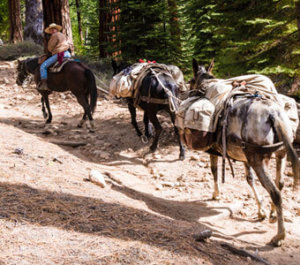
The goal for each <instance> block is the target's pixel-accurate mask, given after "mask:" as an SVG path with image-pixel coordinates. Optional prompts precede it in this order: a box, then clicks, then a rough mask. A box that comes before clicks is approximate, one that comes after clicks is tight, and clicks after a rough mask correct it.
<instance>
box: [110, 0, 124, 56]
mask: <svg viewBox="0 0 300 265" xmlns="http://www.w3.org/2000/svg"><path fill="white" fill-rule="evenodd" d="M118 1H119V0H109V10H110V11H109V13H110V15H111V19H110V21H109V22H111V23H112V24H113V25H112V26H110V27H109V31H110V37H109V38H108V39H109V43H110V45H111V46H112V48H113V49H114V52H113V53H112V54H111V55H112V56H114V57H115V56H118V55H120V54H121V53H122V51H121V50H120V47H121V40H120V39H119V38H118V36H117V35H118V32H119V30H120V29H119V28H117V26H115V25H116V22H117V21H118V20H119V19H120V12H121V11H120V8H119V3H118Z"/></svg>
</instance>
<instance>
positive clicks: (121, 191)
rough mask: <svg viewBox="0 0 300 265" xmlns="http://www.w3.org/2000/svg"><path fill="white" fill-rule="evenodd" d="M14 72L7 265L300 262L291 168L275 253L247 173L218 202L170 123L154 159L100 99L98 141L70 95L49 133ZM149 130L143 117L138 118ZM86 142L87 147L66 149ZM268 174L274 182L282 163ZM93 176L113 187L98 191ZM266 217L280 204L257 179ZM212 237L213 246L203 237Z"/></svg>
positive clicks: (2, 111) (8, 117) (230, 181)
mask: <svg viewBox="0 0 300 265" xmlns="http://www.w3.org/2000/svg"><path fill="white" fill-rule="evenodd" d="M15 71H16V70H15V65H14V62H0V150H1V154H0V190H1V192H0V202H1V203H0V235H1V236H0V264H18V265H19V264H218V265H222V264H235V265H239V264H263V263H262V262H258V261H255V260H254V259H253V258H249V257H248V258H247V257H243V256H241V255H237V254H233V253H232V252H230V251H229V250H228V249H226V248H224V244H229V245H230V246H233V247H234V248H236V249H244V250H246V251H247V252H249V253H252V254H254V255H256V256H259V257H261V258H263V259H265V260H267V261H268V263H269V264H278V265H279V264H280V265H282V264H289V265H296V264H299V260H300V198H299V196H298V195H299V194H296V192H295V191H293V189H292V181H293V178H292V177H291V167H290V164H289V163H288V165H287V168H286V170H285V174H286V177H285V179H284V183H285V185H284V188H283V190H282V197H283V207H284V216H285V225H286V231H287V237H286V240H285V242H284V245H283V246H282V247H278V248H274V247H272V246H270V245H268V244H267V243H268V242H269V241H270V239H271V238H272V237H273V236H274V235H275V234H276V232H277V224H276V223H275V224H271V223H269V220H268V218H267V219H266V220H264V221H258V220H257V218H256V217H257V206H256V204H255V200H254V197H253V194H252V192H251V190H250V188H249V186H248V184H247V182H246V180H245V178H244V168H243V165H242V164H241V163H239V162H235V163H234V164H233V166H234V171H235V178H232V176H231V172H230V168H229V167H228V166H227V167H226V183H224V184H221V199H220V200H219V201H213V200H211V197H212V192H213V180H212V175H211V173H210V167H209V156H208V155H207V154H206V153H203V152H195V151H191V150H187V151H186V159H185V160H184V161H180V160H178V156H179V148H178V145H177V143H176V140H175V137H174V132H173V128H172V126H171V122H170V120H169V118H168V117H167V116H166V115H164V114H162V115H160V117H159V118H160V120H161V121H162V126H163V128H164V131H163V133H162V136H161V139H160V142H159V148H158V150H157V151H156V152H155V153H153V154H151V153H150V154H148V150H149V145H144V144H142V143H141V141H140V140H139V138H138V137H137V136H136V134H135V131H134V129H133V128H132V125H131V124H130V115H129V112H128V110H127V106H126V104H125V103H124V102H122V101H119V100H108V99H106V98H105V97H104V96H102V95H100V97H99V99H98V105H97V109H96V112H95V114H94V118H95V125H96V132H95V133H89V132H88V131H87V129H86V128H83V129H79V128H77V127H76V124H77V123H78V122H79V120H80V119H81V116H82V109H81V107H80V106H79V104H78V103H77V102H76V99H75V98H74V97H73V96H72V95H71V94H70V93H60V94H59V93H54V94H52V95H51V96H50V102H51V106H52V112H53V124H52V126H51V129H50V130H48V131H47V133H45V129H44V120H43V118H42V112H41V103H40V96H39V95H38V93H37V92H36V90H35V89H34V86H28V87H26V88H22V87H19V86H17V85H16V83H15V80H16V73H15ZM138 120H139V121H140V122H139V124H140V126H141V125H142V124H141V121H142V113H141V112H138ZM66 141H72V142H85V143H86V145H84V146H79V147H76V148H74V147H69V146H63V145H61V144H59V143H62V142H66ZM271 162H272V163H271V167H270V170H271V172H272V173H273V174H274V173H275V161H274V159H272V161H271ZM92 169H94V170H97V171H99V172H100V173H102V174H104V175H105V180H106V184H107V185H106V187H105V188H101V187H99V186H97V185H95V184H94V183H92V182H90V181H88V178H89V173H90V171H91V170H92ZM256 184H257V186H258V190H259V192H260V194H261V195H262V196H263V198H264V205H265V209H266V212H267V213H268V211H269V210H270V198H269V196H268V194H267V192H266V191H265V190H264V189H263V188H262V187H261V185H260V183H259V182H258V181H256ZM206 229H210V230H211V231H212V236H211V238H210V239H209V240H208V241H207V242H197V241H195V238H194V237H195V235H197V234H199V233H200V232H202V231H204V230H206Z"/></svg>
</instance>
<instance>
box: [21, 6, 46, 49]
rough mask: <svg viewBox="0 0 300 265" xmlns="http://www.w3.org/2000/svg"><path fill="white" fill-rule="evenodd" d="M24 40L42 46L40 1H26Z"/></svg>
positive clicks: (41, 8)
mask: <svg viewBox="0 0 300 265" xmlns="http://www.w3.org/2000/svg"><path fill="white" fill-rule="evenodd" d="M24 39H25V40H33V41H34V42H35V43H37V44H43V7H42V0H26V11H25V28H24Z"/></svg>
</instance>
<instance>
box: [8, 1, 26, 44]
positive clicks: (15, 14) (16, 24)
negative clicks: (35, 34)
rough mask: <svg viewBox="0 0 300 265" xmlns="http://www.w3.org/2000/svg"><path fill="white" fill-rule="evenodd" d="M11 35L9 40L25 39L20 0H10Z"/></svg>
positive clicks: (13, 41)
mask: <svg viewBox="0 0 300 265" xmlns="http://www.w3.org/2000/svg"><path fill="white" fill-rule="evenodd" d="M8 9H9V23H10V36H9V42H11V43H18V42H22V41H23V34H22V31H23V29H22V21H21V9H20V0H8Z"/></svg>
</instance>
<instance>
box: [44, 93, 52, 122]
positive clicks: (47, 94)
mask: <svg viewBox="0 0 300 265" xmlns="http://www.w3.org/2000/svg"><path fill="white" fill-rule="evenodd" d="M48 96H49V93H48V91H43V92H42V97H43V98H44V101H45V104H46V108H47V111H48V119H47V120H46V124H49V123H51V121H52V113H51V109H50V103H49V97H48Z"/></svg>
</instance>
